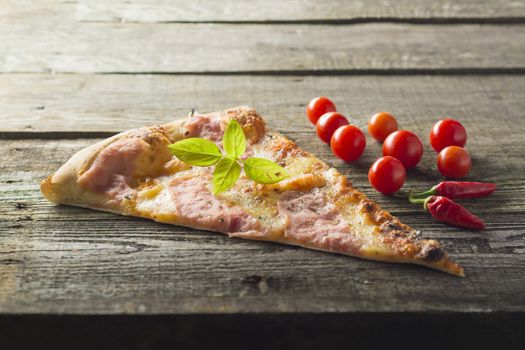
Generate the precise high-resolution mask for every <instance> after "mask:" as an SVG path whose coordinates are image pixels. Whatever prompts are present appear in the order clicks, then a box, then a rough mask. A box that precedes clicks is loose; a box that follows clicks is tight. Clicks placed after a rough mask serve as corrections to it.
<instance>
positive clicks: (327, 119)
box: [315, 112, 348, 144]
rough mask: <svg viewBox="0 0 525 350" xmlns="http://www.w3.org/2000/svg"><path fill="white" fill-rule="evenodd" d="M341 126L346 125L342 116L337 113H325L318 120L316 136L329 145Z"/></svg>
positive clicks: (346, 121)
mask: <svg viewBox="0 0 525 350" xmlns="http://www.w3.org/2000/svg"><path fill="white" fill-rule="evenodd" d="M343 125H348V120H347V119H346V118H345V116H344V115H342V114H341V113H337V112H329V113H325V114H323V115H322V116H321V118H319V120H318V121H317V124H316V126H315V127H316V129H317V136H319V138H320V139H321V141H323V142H324V143H328V144H329V143H330V139H331V138H332V135H333V134H334V132H335V131H336V130H337V129H339V128H340V127H341V126H343Z"/></svg>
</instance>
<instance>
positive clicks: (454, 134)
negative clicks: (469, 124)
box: [430, 118, 467, 152]
mask: <svg viewBox="0 0 525 350" xmlns="http://www.w3.org/2000/svg"><path fill="white" fill-rule="evenodd" d="M465 143H467V131H466V130H465V128H464V127H463V125H461V123H460V122H458V121H457V120H454V119H450V118H447V119H443V120H440V121H438V122H437V123H436V124H434V127H432V130H431V131H430V145H431V146H432V148H433V149H435V150H436V152H440V151H441V150H442V149H443V148H445V147H447V146H459V147H463V146H465Z"/></svg>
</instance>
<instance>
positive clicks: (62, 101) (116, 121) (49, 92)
mask: <svg viewBox="0 0 525 350" xmlns="http://www.w3.org/2000/svg"><path fill="white" fill-rule="evenodd" d="M524 91H525V80H524V79H523V78H522V77H521V76H510V75H494V76H481V77H480V76H352V77H349V76H346V77H312V76H305V77H293V76H280V77H266V76H250V75H246V76H164V75H64V74H59V75H39V74H35V75H33V74H24V75H19V74H4V75H0V121H1V123H0V136H3V137H7V136H9V137H19V135H20V134H23V133H31V132H38V133H41V132H64V133H68V132H71V133H73V134H74V133H76V134H80V135H82V134H84V135H86V136H89V135H90V134H89V133H95V136H96V135H97V134H96V133H97V132H107V133H117V132H120V131H122V130H126V129H131V128H135V127H140V126H143V125H146V124H155V123H163V122H168V121H170V120H172V119H173V118H177V117H183V116H186V115H187V114H188V112H189V111H190V110H191V108H192V107H196V108H197V110H199V111H201V112H209V111H214V110H220V109H224V108H228V107H232V106H236V105H251V106H253V107H255V108H256V109H257V110H258V111H259V112H260V113H261V114H262V115H264V116H265V118H266V119H267V121H268V123H269V125H270V126H271V127H272V128H275V129H278V130H280V131H294V132H298V131H300V132H303V131H304V132H309V131H311V130H312V127H311V125H310V124H309V122H308V121H307V120H306V118H305V117H304V108H305V105H306V103H307V102H308V100H309V99H310V98H312V97H314V96H317V95H327V96H330V97H331V98H332V99H333V100H334V101H335V103H336V104H337V106H338V108H339V110H340V111H341V112H343V113H344V114H345V115H347V116H348V117H350V118H351V119H352V121H353V122H354V123H356V124H357V125H359V126H361V127H363V126H365V125H366V122H367V120H368V117H369V116H370V115H372V114H373V113H376V112H378V111H380V110H388V111H390V112H392V113H393V114H394V115H396V116H397V118H398V119H399V122H400V123H401V125H402V127H403V128H407V129H411V130H414V131H417V132H418V133H420V135H425V136H424V137H425V138H426V135H427V134H428V132H429V131H430V127H431V125H432V123H433V122H435V121H436V120H437V119H439V118H441V117H443V116H446V115H449V116H452V117H454V118H457V119H459V120H461V121H462V122H463V123H465V125H466V126H467V128H468V130H469V133H472V135H473V137H472V138H471V139H470V140H469V144H470V142H471V141H475V140H478V141H480V142H490V141H491V140H492V137H494V138H495V137H498V139H501V140H505V139H506V137H507V135H520V134H523V133H524V132H525V125H524V120H525V115H524V110H525V96H524ZM495 123H497V128H494V127H493V125H494V124H495ZM487 129H490V130H491V132H490V133H489V132H487ZM492 132H496V133H498V135H494V136H493V134H492ZM499 133H501V134H499ZM98 137H100V136H98ZM514 138H515V139H516V138H518V136H515V137H514ZM508 147H512V144H509V145H508Z"/></svg>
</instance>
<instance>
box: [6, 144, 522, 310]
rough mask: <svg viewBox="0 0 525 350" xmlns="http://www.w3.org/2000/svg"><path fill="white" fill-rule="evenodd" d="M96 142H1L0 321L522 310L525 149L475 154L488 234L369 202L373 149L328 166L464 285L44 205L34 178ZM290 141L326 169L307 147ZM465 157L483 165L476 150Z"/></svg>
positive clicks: (420, 178)
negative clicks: (441, 252)
mask: <svg viewBox="0 0 525 350" xmlns="http://www.w3.org/2000/svg"><path fill="white" fill-rule="evenodd" d="M301 135H302V134H290V135H289V136H290V137H291V138H300V136H301ZM94 141H96V140H92V139H88V140H86V139H78V140H4V141H0V150H1V152H0V160H1V161H0V198H1V199H2V200H1V201H0V312H1V313H15V314H20V313H22V314H23V313H75V314H98V313H102V314H114V313H117V314H120V313H126V314H157V313H173V314H186V313H197V314H198V313H239V312H276V313H281V312H334V311H335V312H355V311H360V312H378V311H379V312H381V311H382V312H398V311H399V312H405V311H417V312H428V311H449V312H461V313H462V312H476V313H477V312H494V311H520V312H523V311H524V310H523V307H524V305H525V299H524V298H525V296H524V294H523V290H524V288H525V281H524V280H523V271H524V269H525V255H524V254H523V253H524V252H525V245H524V240H523V238H524V237H525V221H524V218H525V215H523V212H524V210H525V208H524V207H523V205H522V204H521V203H520V202H519V201H520V200H521V198H523V192H524V191H525V186H524V184H523V181H522V180H517V179H519V176H518V174H519V172H520V169H522V165H520V164H522V163H523V161H522V160H521V154H523V150H524V149H525V147H523V146H524V145H523V142H521V143H519V144H517V145H516V146H515V147H516V149H515V150H514V151H512V152H505V153H503V154H500V157H499V158H498V157H497V156H496V155H495V154H492V152H495V151H496V149H498V148H499V146H498V144H495V143H492V144H488V145H486V147H485V148H486V149H488V150H486V151H484V152H483V157H485V156H486V157H487V159H483V160H482V159H479V158H477V159H478V162H477V164H475V166H474V170H473V173H472V177H473V178H478V179H479V178H480V177H483V178H484V179H486V180H492V181H496V182H497V183H498V184H500V189H499V190H498V192H496V193H495V194H494V195H493V197H489V198H487V199H486V200H482V201H481V200H478V201H469V202H468V204H467V205H468V206H469V208H471V209H472V210H473V211H474V212H476V213H478V214H479V215H481V216H483V217H484V218H485V219H486V220H487V223H488V229H487V230H486V231H483V232H466V231H462V230H458V229H455V228H451V227H447V226H444V225H442V224H439V223H436V222H435V221H433V219H431V218H430V217H429V216H428V215H427V214H425V213H424V212H423V210H422V209H418V208H416V207H413V206H411V205H408V204H405V203H402V202H401V201H400V200H398V199H394V198H387V197H383V196H380V195H377V194H375V193H374V192H373V191H372V190H371V189H370V188H369V187H368V185H367V184H366V178H365V175H364V172H365V169H363V168H366V167H367V165H366V164H364V163H368V161H369V160H370V159H371V158H373V157H374V156H375V155H374V153H376V151H377V150H374V149H371V148H369V149H367V154H366V155H365V158H366V161H365V162H363V164H358V165H357V166H354V165H343V164H339V163H337V162H334V163H336V165H337V167H338V168H339V169H340V170H341V171H343V172H344V173H346V174H348V175H349V176H350V177H351V179H352V180H353V181H354V183H355V185H356V186H357V187H358V188H360V189H362V190H363V191H364V192H365V193H367V194H370V196H371V197H372V198H374V199H376V200H378V201H379V202H380V204H382V205H383V206H384V207H385V208H387V209H390V210H392V212H393V213H395V214H396V215H398V216H399V217H400V218H401V219H402V220H404V221H405V222H407V223H408V224H410V225H413V226H414V227H416V228H418V229H420V230H422V231H423V232H424V235H425V236H427V237H432V238H435V239H439V240H440V241H442V242H443V243H444V244H445V246H446V249H447V250H448V251H449V252H450V254H451V255H452V256H453V257H454V258H455V259H456V260H457V261H458V262H460V263H461V264H463V265H464V267H465V270H466V273H467V277H466V278H464V279H461V278H456V277H453V276H449V275H446V274H443V273H440V272H436V271H432V270H428V269H425V268H421V267H417V266H401V265H389V264H383V263H377V262H371V261H364V260H359V259H354V258H349V257H344V256H336V255H332V254H325V253H321V252H315V251H308V250H305V249H300V248H294V247H286V246H282V245H278V244H268V243H261V242H250V241H243V240H236V239H229V238H227V237H225V236H223V235H220V234H214V233H208V232H203V231H197V230H189V229H185V228H181V227H177V226H170V225H162V224H158V223H154V222H151V221H146V220H141V219H134V218H129V217H123V216H117V215H112V214H107V213H101V212H96V211H91V210H87V209H80V208H73V207H65V206H54V205H52V204H51V203H48V202H46V201H45V200H44V199H43V198H42V197H41V195H40V194H39V192H38V182H39V180H40V179H42V178H43V177H44V176H45V175H47V174H48V173H49V172H51V171H52V170H54V169H55V168H56V167H57V166H58V165H60V163H61V162H63V161H64V160H65V159H67V158H68V157H69V156H70V154H72V153H73V152H75V151H76V150H78V149H80V148H82V147H84V146H86V145H88V144H90V143H92V142H94ZM509 142H510V141H509ZM514 143H516V141H515V140H514ZM299 144H300V145H301V146H302V147H304V148H306V149H309V150H311V151H315V150H319V153H320V156H321V157H322V158H323V159H325V160H328V161H333V156H330V155H329V152H328V151H327V150H326V148H325V147H322V146H321V145H320V142H317V141H316V140H315V138H313V137H309V138H307V139H302V140H301V139H300V140H299ZM472 147H473V148H474V147H475V151H474V149H473V152H476V154H477V155H480V153H481V152H480V149H482V148H483V146H482V145H481V144H480V143H477V144H476V145H475V146H474V145H473V146H472ZM504 147H505V146H504ZM323 149H324V150H323ZM427 166H429V165H428V163H427V161H425V162H424V163H423V164H422V165H421V166H420V167H419V168H420V170H419V171H416V172H413V173H412V174H410V178H411V179H410V183H411V184H414V183H418V184H419V185H423V184H424V185H429V184H430V182H432V181H434V179H432V177H433V176H427V172H428V173H433V171H431V170H430V169H427ZM501 169H505V170H506V171H504V172H502V171H501Z"/></svg>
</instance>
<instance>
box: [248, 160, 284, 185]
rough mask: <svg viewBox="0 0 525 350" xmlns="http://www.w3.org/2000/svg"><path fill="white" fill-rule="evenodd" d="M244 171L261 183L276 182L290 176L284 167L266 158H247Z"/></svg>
mask: <svg viewBox="0 0 525 350" xmlns="http://www.w3.org/2000/svg"><path fill="white" fill-rule="evenodd" d="M244 172H245V173H246V175H248V177H249V178H250V179H252V180H253V181H255V182H257V183H260V184H274V183H276V182H279V181H281V180H283V179H285V178H287V177H288V174H287V173H286V170H284V168H283V167H281V166H279V165H278V164H276V163H274V162H272V161H271V160H268V159H264V158H255V157H252V158H248V159H246V160H245V161H244Z"/></svg>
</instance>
